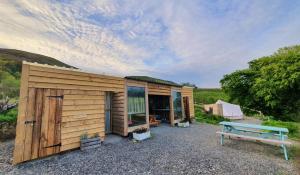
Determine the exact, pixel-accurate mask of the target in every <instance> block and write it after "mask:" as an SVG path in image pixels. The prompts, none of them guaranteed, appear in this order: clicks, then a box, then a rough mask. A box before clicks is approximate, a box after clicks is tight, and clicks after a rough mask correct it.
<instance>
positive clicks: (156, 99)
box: [14, 62, 194, 164]
mask: <svg viewBox="0 0 300 175" xmlns="http://www.w3.org/2000/svg"><path fill="white" fill-rule="evenodd" d="M18 111H19V112H18V120H17V128H16V139H15V149H14V163H15V164H16V163H20V162H24V161H28V160H31V159H36V158H39V157H45V156H48V155H52V154H56V153H59V152H63V151H66V150H70V149H75V148H79V147H80V136H81V135H83V134H85V133H87V134H88V135H89V136H92V135H94V134H96V133H97V134H99V136H100V138H101V140H104V139H105V135H107V134H110V133H115V134H119V135H121V136H127V135H128V133H130V132H133V131H134V130H136V129H138V128H149V127H150V126H149V116H155V117H156V118H157V119H158V120H161V121H162V122H165V123H169V124H170V125H171V126H174V125H175V124H176V123H178V122H179V121H180V120H182V119H184V118H186V117H188V118H194V102H193V89H192V88H191V87H182V86H180V85H179V84H176V83H174V82H170V81H164V80H160V79H154V78H151V77H144V76H128V77H125V78H123V77H115V76H108V75H98V74H92V73H87V72H83V71H80V70H77V69H69V68H62V67H56V66H49V65H41V64H37V63H28V62H23V65H22V76H21V87H20V99H19V109H18Z"/></svg>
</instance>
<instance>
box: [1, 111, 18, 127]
mask: <svg viewBox="0 0 300 175" xmlns="http://www.w3.org/2000/svg"><path fill="white" fill-rule="evenodd" d="M17 116H18V110H17V109H16V108H14V109H11V110H8V111H5V112H3V113H0V123H2V122H3V123H4V122H5V123H10V124H15V123H16V122H17Z"/></svg>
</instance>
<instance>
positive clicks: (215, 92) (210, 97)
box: [194, 89, 229, 104]
mask: <svg viewBox="0 0 300 175" xmlns="http://www.w3.org/2000/svg"><path fill="white" fill-rule="evenodd" d="M219 99H220V100H223V101H228V99H229V97H228V96H227V95H226V94H225V93H224V92H223V91H222V89H194V100H195V103H197V104H211V103H216V101H217V100H219Z"/></svg>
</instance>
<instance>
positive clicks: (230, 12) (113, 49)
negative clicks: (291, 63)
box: [0, 0, 300, 87]
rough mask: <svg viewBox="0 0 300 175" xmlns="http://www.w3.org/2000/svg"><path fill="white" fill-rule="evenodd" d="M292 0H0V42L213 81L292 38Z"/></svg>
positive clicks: (203, 83) (95, 66) (296, 36)
mask: <svg viewBox="0 0 300 175" xmlns="http://www.w3.org/2000/svg"><path fill="white" fill-rule="evenodd" d="M299 14H300V1H298V0H251V1H250V0H249V1H246V0H244V1H241V0H236V1H234V0H233V1H230V0H224V1H218V0H216V1H211V0H207V1H205V0H201V1H200V0H199V1H195V0H189V1H183V0H182V1H176V0H172V1H168V0H165V1H161V0H144V1H138V0H135V1H114V0H107V1H100V0H99V1H84V0H81V1H69V0H64V1H54V0H52V1H21V0H20V1H9V0H7V1H6V0H2V1H1V2H0V16H1V18H0V47H4V48H13V49H20V50H25V51H29V52H34V53H40V54H44V55H48V56H51V57H54V58H57V59H59V60H61V61H63V62H66V63H68V64H71V65H73V66H76V67H79V68H81V69H83V70H86V71H89V72H95V73H105V74H110V75H118V76H125V75H148V76H154V77H158V78H162V79H168V80H173V81H176V82H179V83H180V82H192V83H195V84H196V85H198V86H200V87H219V80H220V79H221V78H222V76H223V75H224V74H227V73H230V72H232V71H234V70H237V69H243V68H246V67H247V62H249V61H250V60H252V59H254V58H258V57H261V56H266V55H270V54H272V53H273V52H274V51H276V50H277V49H278V48H280V47H284V46H289V45H295V44H299V43H300V20H299Z"/></svg>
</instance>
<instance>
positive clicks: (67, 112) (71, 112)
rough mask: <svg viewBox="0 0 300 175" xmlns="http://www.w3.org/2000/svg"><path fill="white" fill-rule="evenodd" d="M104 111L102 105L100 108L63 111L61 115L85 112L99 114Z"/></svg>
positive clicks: (82, 113) (83, 113)
mask: <svg viewBox="0 0 300 175" xmlns="http://www.w3.org/2000/svg"><path fill="white" fill-rule="evenodd" d="M101 113H104V107H103V108H102V109H101V110H98V109H96V110H92V109H90V110H79V111H63V113H62V116H72V115H85V114H101Z"/></svg>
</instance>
